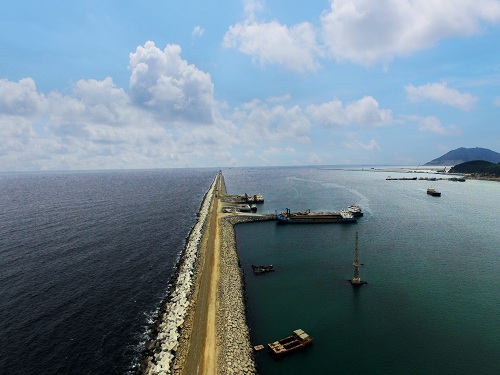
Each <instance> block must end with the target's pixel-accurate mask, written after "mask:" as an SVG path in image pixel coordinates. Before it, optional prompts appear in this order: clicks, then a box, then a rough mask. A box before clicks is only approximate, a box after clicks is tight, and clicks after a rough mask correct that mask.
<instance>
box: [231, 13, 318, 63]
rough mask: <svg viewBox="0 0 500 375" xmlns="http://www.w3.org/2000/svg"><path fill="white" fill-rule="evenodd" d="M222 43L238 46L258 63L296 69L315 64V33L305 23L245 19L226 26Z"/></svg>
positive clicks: (316, 51)
mask: <svg viewBox="0 0 500 375" xmlns="http://www.w3.org/2000/svg"><path fill="white" fill-rule="evenodd" d="M223 45H224V46H225V47H226V48H237V49H239V50H240V51H241V52H243V53H245V54H247V55H249V56H251V57H252V58H253V59H254V61H258V62H259V63H260V64H262V65H266V64H279V65H282V66H284V67H286V68H288V69H290V70H293V71H297V72H305V71H314V70H316V69H317V68H318V67H319V63H318V62H317V56H318V54H319V53H320V50H319V48H318V45H317V42H316V33H315V30H314V28H313V26H312V25H311V24H310V23H307V22H304V23H300V24H297V25H294V26H292V27H288V26H286V25H283V24H281V23H279V22H277V21H271V22H259V21H255V20H252V19H249V20H246V21H244V22H242V23H238V24H236V25H233V26H230V27H229V30H228V31H227V33H226V35H225V36H224V42H223Z"/></svg>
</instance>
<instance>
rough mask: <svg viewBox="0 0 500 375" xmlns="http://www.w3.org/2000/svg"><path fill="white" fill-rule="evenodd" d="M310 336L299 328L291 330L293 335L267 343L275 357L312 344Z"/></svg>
mask: <svg viewBox="0 0 500 375" xmlns="http://www.w3.org/2000/svg"><path fill="white" fill-rule="evenodd" d="M312 341H313V339H312V337H311V336H309V335H308V334H307V333H305V332H304V331H303V330H301V329H297V330H295V331H293V335H291V336H288V337H285V338H284V339H281V340H278V341H275V342H272V343H269V344H268V348H269V351H270V352H271V353H272V354H274V355H275V356H277V357H281V356H283V355H285V354H289V353H291V352H293V351H295V350H298V349H301V348H304V347H305V346H307V345H310V344H312Z"/></svg>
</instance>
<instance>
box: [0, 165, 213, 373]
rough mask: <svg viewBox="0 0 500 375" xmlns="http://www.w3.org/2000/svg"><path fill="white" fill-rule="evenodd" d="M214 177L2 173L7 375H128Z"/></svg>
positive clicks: (199, 173)
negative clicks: (149, 321) (125, 374)
mask: <svg viewBox="0 0 500 375" xmlns="http://www.w3.org/2000/svg"><path fill="white" fill-rule="evenodd" d="M215 175H216V170H192V169H187V170H160V171H127V172H81V173H76V172H75V173H69V172H68V173H34V174H28V173H19V174H12V173H11V174H0V373H2V374H30V375H31V374H123V373H126V372H128V371H130V370H131V367H132V365H133V364H134V361H136V360H137V356H138V355H139V353H140V350H141V349H142V348H143V347H142V346H143V344H144V335H145V333H146V327H147V324H148V320H150V319H151V318H152V317H153V316H154V314H155V309H157V308H158V307H159V305H160V301H161V300H162V298H164V297H165V294H166V292H167V289H168V283H169V280H170V277H171V275H172V274H173V271H174V267H175V264H176V261H177V260H178V257H179V254H180V252H181V251H182V249H183V246H184V243H185V238H186V237H187V235H188V234H189V231H190V229H191V227H192V226H193V225H194V223H195V222H196V213H197V211H198V208H199V206H200V204H201V201H202V199H203V196H204V194H205V193H206V191H207V190H208V188H209V186H210V183H211V182H212V181H213V179H214V177H215Z"/></svg>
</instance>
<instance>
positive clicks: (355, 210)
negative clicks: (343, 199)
mask: <svg viewBox="0 0 500 375" xmlns="http://www.w3.org/2000/svg"><path fill="white" fill-rule="evenodd" d="M347 211H349V212H350V213H351V214H352V216H354V217H361V216H363V211H362V210H361V207H360V206H358V205H355V204H351V205H350V206H348V207H347Z"/></svg>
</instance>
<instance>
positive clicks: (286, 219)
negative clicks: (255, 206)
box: [275, 208, 357, 223]
mask: <svg viewBox="0 0 500 375" xmlns="http://www.w3.org/2000/svg"><path fill="white" fill-rule="evenodd" d="M275 217H276V220H278V222H280V223H355V222H356V221H357V217H355V216H354V215H353V213H352V212H349V210H340V211H317V212H311V210H307V211H305V212H294V213H292V212H290V209H288V208H287V209H286V212H280V213H278V211H275Z"/></svg>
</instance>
